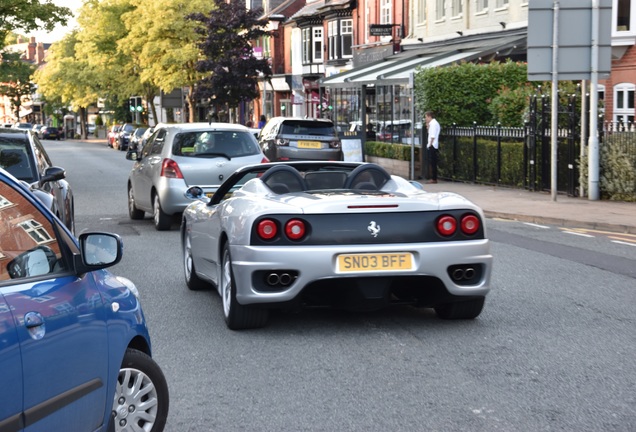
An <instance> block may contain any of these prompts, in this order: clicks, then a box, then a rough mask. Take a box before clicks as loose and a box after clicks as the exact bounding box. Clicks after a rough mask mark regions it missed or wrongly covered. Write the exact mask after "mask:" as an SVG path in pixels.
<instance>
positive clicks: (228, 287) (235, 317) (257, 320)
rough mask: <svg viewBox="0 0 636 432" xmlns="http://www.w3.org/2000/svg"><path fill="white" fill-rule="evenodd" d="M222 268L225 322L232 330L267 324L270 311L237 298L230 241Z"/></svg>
mask: <svg viewBox="0 0 636 432" xmlns="http://www.w3.org/2000/svg"><path fill="white" fill-rule="evenodd" d="M222 263H223V267H222V268H221V297H222V299H223V316H224V317H225V324H226V325H227V326H228V327H229V328H230V329H232V330H241V329H249V328H258V327H263V326H264V325H265V324H267V318H268V316H269V311H268V310H267V309H263V308H256V307H245V306H243V305H241V304H239V302H238V301H237V300H236V282H235V280H234V272H233V271H232V256H231V255H230V246H229V243H227V242H226V243H225V245H224V246H223V261H222Z"/></svg>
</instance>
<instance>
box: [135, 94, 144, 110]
mask: <svg viewBox="0 0 636 432" xmlns="http://www.w3.org/2000/svg"><path fill="white" fill-rule="evenodd" d="M135 107H136V109H137V112H142V111H143V110H144V106H143V104H142V100H141V96H135Z"/></svg>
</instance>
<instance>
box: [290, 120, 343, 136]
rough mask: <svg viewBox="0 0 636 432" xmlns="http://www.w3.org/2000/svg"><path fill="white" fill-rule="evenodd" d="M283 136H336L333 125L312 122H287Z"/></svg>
mask: <svg viewBox="0 0 636 432" xmlns="http://www.w3.org/2000/svg"><path fill="white" fill-rule="evenodd" d="M281 133H282V134H283V135H323V136H334V135H335V134H336V132H335V128H334V126H333V123H330V122H324V121H319V122H318V121H311V120H285V121H284V122H283V126H282V128H281Z"/></svg>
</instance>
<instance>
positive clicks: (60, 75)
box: [34, 31, 99, 139]
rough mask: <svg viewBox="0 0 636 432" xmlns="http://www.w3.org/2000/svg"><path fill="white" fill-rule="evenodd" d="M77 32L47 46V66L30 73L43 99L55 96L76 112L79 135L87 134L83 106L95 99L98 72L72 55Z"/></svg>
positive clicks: (78, 57)
mask: <svg viewBox="0 0 636 432" xmlns="http://www.w3.org/2000/svg"><path fill="white" fill-rule="evenodd" d="M77 44H78V41H77V31H73V32H71V33H69V34H67V35H66V36H65V37H64V38H63V39H62V40H61V41H60V42H58V43H56V44H54V45H52V46H51V48H50V49H49V52H48V56H47V60H48V62H47V65H46V67H43V68H41V69H38V71H37V72H36V73H35V75H34V80H35V82H36V83H37V84H38V91H39V92H40V93H42V94H43V95H44V97H46V98H50V99H55V98H57V97H59V98H60V99H61V101H62V103H63V104H66V105H67V106H70V107H71V108H72V109H73V110H74V111H77V112H78V113H79V115H80V124H81V135H82V138H83V139H85V138H86V137H87V136H88V131H87V128H86V120H87V108H88V107H89V106H90V105H91V104H94V103H95V102H96V101H97V91H96V89H95V87H94V83H95V81H96V77H97V75H98V74H99V71H96V70H95V69H93V68H91V67H90V66H89V65H88V62H87V61H86V59H84V58H82V57H81V56H78V55H76V47H77Z"/></svg>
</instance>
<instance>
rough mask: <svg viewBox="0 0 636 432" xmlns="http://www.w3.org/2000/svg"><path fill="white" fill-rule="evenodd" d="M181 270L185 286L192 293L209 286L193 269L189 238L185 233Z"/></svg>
mask: <svg viewBox="0 0 636 432" xmlns="http://www.w3.org/2000/svg"><path fill="white" fill-rule="evenodd" d="M183 270H184V273H185V280H186V285H187V286H188V288H190V289H191V290H192V291H199V290H203V289H208V288H209V287H210V285H208V283H207V282H205V281H204V280H203V279H201V278H199V276H197V272H196V270H195V269H194V262H193V260H192V243H191V241H190V236H189V235H188V234H187V233H186V234H185V235H184V239H183Z"/></svg>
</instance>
